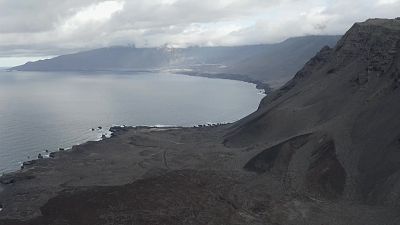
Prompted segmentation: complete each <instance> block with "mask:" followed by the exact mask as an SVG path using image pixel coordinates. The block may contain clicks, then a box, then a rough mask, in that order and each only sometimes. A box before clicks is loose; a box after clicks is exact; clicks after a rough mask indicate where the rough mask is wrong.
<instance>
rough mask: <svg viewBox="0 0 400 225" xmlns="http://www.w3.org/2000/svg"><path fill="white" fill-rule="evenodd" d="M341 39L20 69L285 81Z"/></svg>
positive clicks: (127, 51)
mask: <svg viewBox="0 0 400 225" xmlns="http://www.w3.org/2000/svg"><path fill="white" fill-rule="evenodd" d="M338 39H339V36H306V37H298V38H291V39H288V40H286V41H284V42H282V43H278V44H268V45H250V46H237V47H189V48H168V47H164V48H135V47H110V48H102V49H95V50H91V51H86V52H80V53H76V54H70V55H63V56H59V57H55V58H53V59H48V60H41V61H37V62H28V63H26V64H25V65H21V66H17V67H14V68H12V69H14V70H21V71H66V70H76V71H82V70H84V71H88V70H89V71H91V70H114V71H126V70H149V69H174V70H175V71H180V70H182V69H185V71H187V69H190V70H192V72H191V75H201V74H203V73H206V74H236V75H242V76H246V77H249V78H250V79H253V80H257V81H262V82H271V81H272V80H279V81H280V82H282V81H281V80H285V81H287V80H288V79H289V78H290V76H291V75H292V74H294V73H295V72H296V71H297V70H299V69H300V68H301V67H302V66H303V65H304V63H305V62H307V60H308V59H310V58H311V57H312V56H313V55H315V53H316V52H318V50H319V49H321V48H322V47H323V46H325V45H328V46H333V45H335V44H336V42H337V40H338Z"/></svg>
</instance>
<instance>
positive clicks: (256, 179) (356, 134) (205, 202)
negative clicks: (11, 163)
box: [0, 19, 400, 225]
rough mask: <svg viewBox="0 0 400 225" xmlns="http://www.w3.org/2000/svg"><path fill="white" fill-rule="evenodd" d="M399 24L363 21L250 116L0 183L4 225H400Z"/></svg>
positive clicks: (39, 167)
mask: <svg viewBox="0 0 400 225" xmlns="http://www.w3.org/2000/svg"><path fill="white" fill-rule="evenodd" d="M399 81H400V20H388V19H372V20H368V21H366V22H363V23H357V24H355V25H354V26H353V27H352V28H351V29H350V30H349V31H348V32H347V33H346V34H345V36H343V37H342V38H341V40H340V41H339V42H338V44H337V45H336V46H335V47H333V48H330V47H324V48H323V49H321V50H320V51H319V52H318V54H317V55H316V56H314V57H313V58H312V59H311V60H309V61H308V62H307V63H306V65H305V66H304V68H302V69H301V70H300V71H299V72H297V73H296V75H295V76H294V78H293V79H292V80H290V81H289V82H288V83H286V84H285V85H284V86H283V87H281V88H280V89H278V90H276V91H274V92H272V93H271V94H270V95H268V96H267V97H266V98H265V99H264V100H263V101H262V103H261V104H260V106H259V109H258V110H257V111H256V112H255V113H253V114H252V115H250V116H248V117H246V118H244V119H242V120H240V121H238V122H236V123H233V124H228V125H223V126H215V127H199V128H165V129H159V128H113V129H112V131H114V136H113V137H112V138H110V139H106V140H103V141H101V142H95V143H87V144H84V145H80V146H75V147H74V148H73V149H72V150H71V151H67V152H59V153H55V154H54V155H53V156H54V158H53V159H40V160H37V161H32V162H29V163H26V166H24V169H23V170H21V171H19V172H16V173H14V174H8V175H5V176H3V177H1V179H0V183H1V184H2V186H0V187H2V188H3V191H1V192H0V204H1V206H2V209H3V210H2V211H1V212H0V224H1V225H3V224H4V225H39V224H40V225H62V224H74V225H86V224H99V225H103V224H132V223H134V224H139V225H145V224H165V225H177V224H178V225H187V224H213V225H220V224H233V225H239V224H240V225H248V224H255V225H261V224H262V225H266V224H267V225H321V224H334V225H380V224H385V225H397V224H400V211H399V207H400V130H399V128H400V117H399V116H398V115H399V113H400V105H399V104H398V102H399V101H400V82H399Z"/></svg>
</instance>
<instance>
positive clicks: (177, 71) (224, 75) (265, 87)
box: [4, 68, 273, 94]
mask: <svg viewBox="0 0 400 225" xmlns="http://www.w3.org/2000/svg"><path fill="white" fill-rule="evenodd" d="M4 71H19V72H44V73H46V72H61V73H62V72H80V73H88V72H95V73H106V72H114V73H121V74H129V73H156V72H165V73H171V74H175V75H186V76H194V77H206V78H210V79H226V80H235V81H242V82H246V83H251V84H255V85H256V88H257V89H259V90H264V92H265V93H266V94H268V93H269V92H271V91H273V88H272V87H271V86H270V85H269V84H268V83H264V82H262V81H260V80H255V79H252V78H250V77H249V76H248V75H241V74H229V73H207V72H201V71H193V70H190V71H188V70H185V69H167V68H154V69H139V70H115V69H109V70H10V69H9V68H8V69H7V68H6V69H5V70H4Z"/></svg>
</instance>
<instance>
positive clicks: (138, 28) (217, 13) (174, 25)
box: [0, 0, 400, 57]
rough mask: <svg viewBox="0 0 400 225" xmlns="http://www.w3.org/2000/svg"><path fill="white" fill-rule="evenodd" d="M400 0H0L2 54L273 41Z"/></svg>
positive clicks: (346, 22) (345, 22)
mask: <svg viewBox="0 0 400 225" xmlns="http://www.w3.org/2000/svg"><path fill="white" fill-rule="evenodd" d="M399 11H400V1H399V0H378V1H374V0H353V1H347V0H336V1H331V0H268V1H267V0H201V1H199V0H152V1H148V0H107V1H104V0H103V1H101V0H63V1H54V0H23V1H16V0H0V57H1V56H3V57H18V56H24V57H25V56H35V57H36V56H48V55H59V54H65V53H71V52H76V51H80V50H86V49H91V48H98V47H104V46H111V45H128V44H135V45H136V46H140V47H142V46H161V45H164V44H170V45H173V46H182V47H183V46H188V45H211V46H212V45H241V44H257V43H271V42H277V41H281V40H284V39H286V38H289V37H292V36H301V35H309V34H343V33H344V32H345V31H346V30H347V29H348V28H349V27H350V26H351V25H352V24H353V23H354V22H358V21H364V20H366V19H368V18H371V17H387V18H393V17H396V16H397V15H398V12H399Z"/></svg>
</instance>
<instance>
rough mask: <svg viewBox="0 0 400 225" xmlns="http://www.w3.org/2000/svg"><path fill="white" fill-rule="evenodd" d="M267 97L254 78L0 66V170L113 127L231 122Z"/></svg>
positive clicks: (244, 114) (78, 142) (98, 136)
mask: <svg viewBox="0 0 400 225" xmlns="http://www.w3.org/2000/svg"><path fill="white" fill-rule="evenodd" d="M263 96H264V95H262V94H260V90H257V89H256V88H255V85H253V84H249V83H244V82H239V81H232V80H220V79H209V78H200V77H189V76H182V75H172V74H163V73H135V74H112V73H101V74H99V73H96V74H90V73H73V72H68V73H50V72H48V73H40V72H5V71H0V173H4V172H10V171H13V170H16V169H18V168H19V167H20V165H21V163H22V162H23V161H27V160H29V158H30V159H34V158H36V157H37V155H38V154H39V153H41V154H46V153H45V150H46V149H47V150H49V151H50V152H51V151H56V150H58V149H59V148H69V147H71V146H73V145H76V144H80V143H84V142H86V141H90V140H97V139H99V138H100V137H101V136H102V134H105V133H106V132H107V130H108V128H109V127H111V126H113V125H130V126H138V125H174V126H193V125H198V124H205V123H208V122H212V123H226V122H233V121H236V120H238V119H240V118H242V117H244V116H246V115H248V114H250V113H251V112H253V111H255V110H256V109H257V107H258V104H259V102H260V100H261V99H262V97H263ZM99 126H101V127H102V128H103V129H98V127H99ZM92 128H95V131H92ZM28 157H29V158H28Z"/></svg>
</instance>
